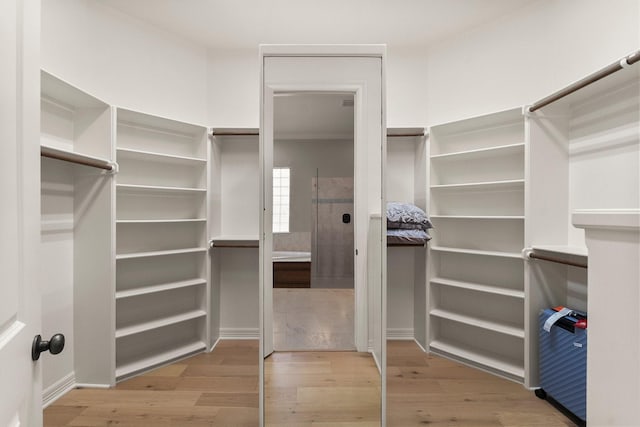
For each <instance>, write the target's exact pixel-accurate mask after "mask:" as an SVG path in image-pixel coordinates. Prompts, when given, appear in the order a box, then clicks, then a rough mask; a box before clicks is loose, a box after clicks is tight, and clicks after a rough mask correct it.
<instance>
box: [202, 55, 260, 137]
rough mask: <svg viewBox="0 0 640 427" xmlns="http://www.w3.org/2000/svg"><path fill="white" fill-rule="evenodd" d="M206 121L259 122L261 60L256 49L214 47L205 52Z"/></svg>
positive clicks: (245, 124)
mask: <svg viewBox="0 0 640 427" xmlns="http://www.w3.org/2000/svg"><path fill="white" fill-rule="evenodd" d="M207 123H208V124H210V125H211V126H212V127H254V128H256V127H258V126H259V125H260V61H259V58H258V47H257V46H256V47H255V49H245V50H240V49H235V50H233V49H230V50H225V49H216V50H209V52H208V55H207Z"/></svg>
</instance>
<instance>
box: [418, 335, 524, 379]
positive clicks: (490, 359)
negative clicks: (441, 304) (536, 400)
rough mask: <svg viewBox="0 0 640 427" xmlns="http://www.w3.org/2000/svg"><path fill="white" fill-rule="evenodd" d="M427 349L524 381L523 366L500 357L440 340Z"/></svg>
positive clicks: (432, 342) (433, 342)
mask: <svg viewBox="0 0 640 427" xmlns="http://www.w3.org/2000/svg"><path fill="white" fill-rule="evenodd" d="M429 347H430V348H431V349H432V350H436V352H443V353H446V354H450V355H452V356H455V357H458V358H460V359H464V360H467V361H468V362H469V363H471V364H473V365H483V366H486V367H488V368H491V369H493V370H497V371H501V372H505V373H507V374H509V375H511V376H513V377H516V378H519V379H520V380H524V365H523V364H521V363H519V362H516V361H513V360H508V359H505V358H504V357H502V356H500V355H497V354H491V353H486V352H484V351H477V350H474V349H472V348H469V347H467V346H463V345H461V344H457V343H453V342H445V341H442V340H433V341H431V343H430V344H429Z"/></svg>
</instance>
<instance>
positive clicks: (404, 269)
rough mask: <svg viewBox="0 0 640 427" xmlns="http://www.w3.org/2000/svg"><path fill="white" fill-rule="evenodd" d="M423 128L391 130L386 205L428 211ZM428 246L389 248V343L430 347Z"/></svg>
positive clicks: (387, 161)
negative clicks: (408, 205) (401, 341)
mask: <svg viewBox="0 0 640 427" xmlns="http://www.w3.org/2000/svg"><path fill="white" fill-rule="evenodd" d="M417 134H425V129H424V128H388V129H387V153H386V171H385V178H386V190H385V191H386V199H387V201H396V202H406V203H412V204H414V205H416V206H418V207H419V208H421V209H423V210H424V211H425V212H429V210H428V207H427V192H428V191H427V162H428V144H427V136H426V134H425V135H424V136H400V135H417ZM426 250H427V249H426V246H418V247H416V246H387V339H415V340H416V341H417V342H418V343H419V344H420V345H421V346H422V347H423V348H426V347H427V342H426V333H427V319H426V312H427V306H426V304H427V298H426V272H427V269H426V262H427V253H426Z"/></svg>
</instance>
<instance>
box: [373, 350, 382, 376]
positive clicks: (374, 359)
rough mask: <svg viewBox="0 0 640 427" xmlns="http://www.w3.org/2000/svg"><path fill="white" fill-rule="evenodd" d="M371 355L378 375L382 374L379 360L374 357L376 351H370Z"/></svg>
mask: <svg viewBox="0 0 640 427" xmlns="http://www.w3.org/2000/svg"><path fill="white" fill-rule="evenodd" d="M371 355H372V356H373V361H374V362H376V366H377V367H378V373H380V375H382V367H381V366H380V361H379V360H378V358H377V357H376V352H375V351H372V352H371Z"/></svg>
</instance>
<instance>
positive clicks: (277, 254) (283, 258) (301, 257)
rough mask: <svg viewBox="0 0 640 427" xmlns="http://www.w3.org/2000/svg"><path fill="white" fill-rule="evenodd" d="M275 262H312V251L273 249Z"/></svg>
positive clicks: (272, 257)
mask: <svg viewBox="0 0 640 427" xmlns="http://www.w3.org/2000/svg"><path fill="white" fill-rule="evenodd" d="M271 259H272V260H273V262H311V252H298V251H273V253H272V256H271Z"/></svg>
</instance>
